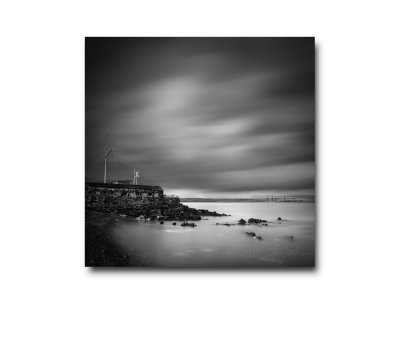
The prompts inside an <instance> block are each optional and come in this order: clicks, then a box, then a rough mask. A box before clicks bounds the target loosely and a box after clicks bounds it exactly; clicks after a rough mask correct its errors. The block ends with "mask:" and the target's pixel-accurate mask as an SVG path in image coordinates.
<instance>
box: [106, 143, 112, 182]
mask: <svg viewBox="0 0 400 344" xmlns="http://www.w3.org/2000/svg"><path fill="white" fill-rule="evenodd" d="M112 150H113V149H112V148H111V147H109V146H108V143H107V145H106V147H105V148H104V184H105V183H106V182H107V158H108V157H109V156H110V154H111V152H112Z"/></svg>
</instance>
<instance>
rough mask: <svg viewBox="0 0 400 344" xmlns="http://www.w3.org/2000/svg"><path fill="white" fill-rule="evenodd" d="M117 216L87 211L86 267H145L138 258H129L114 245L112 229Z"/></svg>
mask: <svg viewBox="0 0 400 344" xmlns="http://www.w3.org/2000/svg"><path fill="white" fill-rule="evenodd" d="M116 220H117V218H116V216H115V215H111V214H105V213H101V212H96V211H91V210H89V211H88V210H86V212H85V266H87V267H114V266H137V267H142V266H144V265H143V264H142V263H141V261H140V259H139V258H138V257H136V256H134V257H133V256H128V255H126V254H124V253H123V252H121V251H120V249H119V248H118V247H117V245H115V244H114V243H113V240H112V232H111V227H112V225H113V224H115V222H116Z"/></svg>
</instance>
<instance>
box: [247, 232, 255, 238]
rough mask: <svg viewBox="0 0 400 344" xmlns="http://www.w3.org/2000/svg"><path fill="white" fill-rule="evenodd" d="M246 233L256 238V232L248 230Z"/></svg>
mask: <svg viewBox="0 0 400 344" xmlns="http://www.w3.org/2000/svg"><path fill="white" fill-rule="evenodd" d="M246 235H248V236H250V237H252V238H254V237H255V236H256V233H254V232H246Z"/></svg>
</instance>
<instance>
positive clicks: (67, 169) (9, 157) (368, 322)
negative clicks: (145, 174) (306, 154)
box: [0, 0, 400, 344]
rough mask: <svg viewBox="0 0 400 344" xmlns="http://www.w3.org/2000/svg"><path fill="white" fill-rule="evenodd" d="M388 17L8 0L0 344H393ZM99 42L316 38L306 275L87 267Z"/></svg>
mask: <svg viewBox="0 0 400 344" xmlns="http://www.w3.org/2000/svg"><path fill="white" fill-rule="evenodd" d="M396 7H397V6H396V2H395V1H379V2H378V1H375V2H372V1H331V2H324V1H279V2H274V3H273V4H270V3H268V2H266V1H250V0H248V1H243V2H237V1H232V0H230V1H219V2H218V4H217V3H216V1H204V0H203V1H191V2H189V1H148V2H145V1H142V2H137V3H135V2H133V1H112V2H111V1H99V0H97V1H85V2H83V1H65V2H63V3H61V2H56V1H3V2H2V3H1V5H0V29H1V30H0V35H1V42H0V47H1V48H0V50H1V53H0V94H1V97H0V98H1V100H0V114H1V134H0V144H1V146H0V147H1V166H2V167H1V169H0V173H1V175H0V177H1V180H2V186H1V189H0V190H1V191H0V192H1V197H0V202H1V204H0V209H1V238H0V258H1V260H0V261H1V266H2V267H1V275H0V276H1V277H2V278H1V279H2V282H1V283H0V288H1V291H0V316H1V319H0V327H1V330H0V341H1V342H2V343H7V344H8V343H41V344H43V343H69V344H70V343H99V344H100V343H141V344H142V343H267V342H268V343H274V344H276V343H307V344H310V343H335V344H336V343H398V342H399V340H400V335H399V331H398V329H396V326H398V322H399V321H398V318H399V306H400V298H399V290H400V283H399V271H400V269H399V266H398V265H399V262H400V254H399V252H400V226H399V212H400V207H399V191H400V190H399V176H400V171H399V156H400V154H399V152H398V150H399V147H400V144H399V143H400V142H399V136H400V133H399V131H400V126H399V124H400V121H399V115H400V113H399V94H400V91H399V79H400V68H399V64H400V62H399V61H400V44H399V35H398V32H400V30H399V26H400V25H399V10H398V8H396ZM92 35H93V36H98V35H108V36H113V35H123V36H137V35H242V36H247V35H248V36H253V35H257V36H291V35H296V36H302V35H307V36H316V41H317V60H318V75H317V77H318V116H317V127H318V200H319V201H318V208H317V210H318V268H317V269H316V270H315V271H311V272H310V271H308V272H305V271H260V272H254V271H250V272H220V271H218V272H189V271H186V272H181V273H179V272H136V271H130V270H113V271H110V272H105V271H93V270H91V269H88V268H84V267H83V265H84V229H83V225H84V213H83V210H84V204H83V180H84V36H92ZM13 180H15V181H17V183H18V184H17V185H13V183H12V181H13ZM21 181H24V184H23V185H24V187H23V188H22V182H21ZM25 181H26V182H25ZM60 183H63V185H62V190H61V189H59V188H56V185H57V186H60Z"/></svg>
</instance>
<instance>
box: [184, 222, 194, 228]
mask: <svg viewBox="0 0 400 344" xmlns="http://www.w3.org/2000/svg"><path fill="white" fill-rule="evenodd" d="M181 226H183V227H186V226H189V227H196V226H197V225H196V224H195V223H193V222H184V223H182V224H181Z"/></svg>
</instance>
